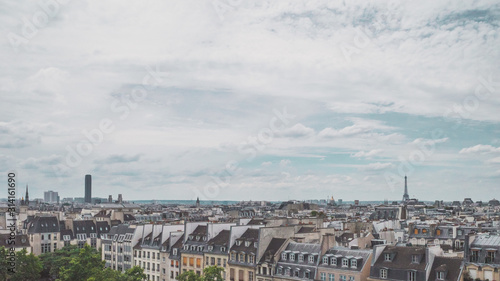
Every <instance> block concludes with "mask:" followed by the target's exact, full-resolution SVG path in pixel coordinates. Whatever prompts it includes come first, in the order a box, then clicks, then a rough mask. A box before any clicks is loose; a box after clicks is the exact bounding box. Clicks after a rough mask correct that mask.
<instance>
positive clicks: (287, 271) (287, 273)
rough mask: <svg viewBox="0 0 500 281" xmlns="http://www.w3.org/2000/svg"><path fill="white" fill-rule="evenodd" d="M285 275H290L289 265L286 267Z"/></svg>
mask: <svg viewBox="0 0 500 281" xmlns="http://www.w3.org/2000/svg"><path fill="white" fill-rule="evenodd" d="M285 275H287V276H289V275H290V268H289V267H288V268H286V269H285Z"/></svg>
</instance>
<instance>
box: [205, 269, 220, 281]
mask: <svg viewBox="0 0 500 281" xmlns="http://www.w3.org/2000/svg"><path fill="white" fill-rule="evenodd" d="M223 271H224V268H223V267H218V266H209V267H207V268H205V269H204V270H203V280H204V281H223V279H222V272H223Z"/></svg>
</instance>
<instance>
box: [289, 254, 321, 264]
mask: <svg viewBox="0 0 500 281" xmlns="http://www.w3.org/2000/svg"><path fill="white" fill-rule="evenodd" d="M295 255H296V254H295V253H286V252H283V253H281V259H282V260H284V261H286V260H289V261H295ZM306 255H308V258H307V260H308V262H310V263H314V261H315V259H314V254H306ZM304 256H305V255H304V254H299V255H298V261H299V262H304Z"/></svg>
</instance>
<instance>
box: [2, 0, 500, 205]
mask: <svg viewBox="0 0 500 281" xmlns="http://www.w3.org/2000/svg"><path fill="white" fill-rule="evenodd" d="M499 24H500V4H499V3H498V1H463V2H462V1H404V3H400V2H399V1H397V2H396V1H387V2H386V1H344V2H341V1H326V0H324V1H323V0H316V1H314V0H307V1H305V0H304V1H266V0H260V1H245V0H213V1H191V0H182V1H72V0H60V1H56V0H42V1H22V2H19V1H5V0H2V1H1V3H0V32H1V34H2V36H0V60H1V62H2V67H1V68H0V94H1V103H0V170H2V174H3V175H2V178H3V180H4V181H5V182H6V181H7V173H8V171H16V173H17V180H18V186H19V189H18V196H19V197H21V193H24V188H25V185H26V184H29V188H30V198H43V192H44V191H47V190H54V191H58V192H59V196H60V197H61V199H62V198H66V197H83V195H84V177H85V175H86V174H91V175H92V177H93V193H92V196H93V197H102V198H107V197H108V195H110V194H111V195H113V197H114V198H116V197H117V195H118V194H123V198H124V200H130V201H133V200H151V199H163V200H168V199H176V200H177V199H195V198H197V197H199V198H200V199H201V200H272V201H275V200H276V201H277V200H289V199H290V200H291V199H295V200H306V199H326V198H331V197H333V198H334V199H335V200H337V199H343V200H344V201H349V200H355V199H358V200H384V199H388V200H401V198H402V196H403V189H404V177H405V175H406V176H407V177H408V189H409V195H410V197H412V198H418V199H420V200H429V201H431V200H445V201H451V200H463V198H466V197H470V198H472V200H474V201H476V200H483V201H488V200H490V199H492V198H494V197H495V198H497V199H498V198H499V197H500V193H499V192H498V191H499V180H500V126H499V122H500V113H499V112H500V98H499V95H500V75H499V74H500V69H499V67H498V66H499V65H500V53H499V52H500V48H499V46H500V38H499V36H500V34H499ZM0 197H7V193H6V192H5V196H3V195H2V194H0Z"/></svg>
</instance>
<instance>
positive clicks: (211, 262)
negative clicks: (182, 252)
mask: <svg viewBox="0 0 500 281" xmlns="http://www.w3.org/2000/svg"><path fill="white" fill-rule="evenodd" d="M207 264H208V259H207ZM210 264H211V265H215V258H210Z"/></svg>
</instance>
